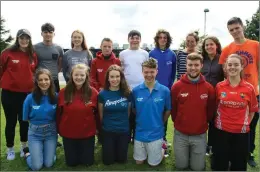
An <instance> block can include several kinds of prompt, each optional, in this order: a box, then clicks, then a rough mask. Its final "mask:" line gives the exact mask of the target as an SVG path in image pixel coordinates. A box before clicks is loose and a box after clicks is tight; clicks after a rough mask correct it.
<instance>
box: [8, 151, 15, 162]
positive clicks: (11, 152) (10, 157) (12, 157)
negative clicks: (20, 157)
mask: <svg viewBox="0 0 260 172" xmlns="http://www.w3.org/2000/svg"><path fill="white" fill-rule="evenodd" d="M6 159H7V160H9V161H11V160H14V159H15V152H14V150H9V151H8V152H7V157H6Z"/></svg>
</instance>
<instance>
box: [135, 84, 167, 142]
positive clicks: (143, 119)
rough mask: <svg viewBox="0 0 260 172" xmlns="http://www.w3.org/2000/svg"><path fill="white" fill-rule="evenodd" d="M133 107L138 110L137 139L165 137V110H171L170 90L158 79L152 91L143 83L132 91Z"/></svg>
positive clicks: (144, 140) (147, 140)
mask: <svg viewBox="0 0 260 172" xmlns="http://www.w3.org/2000/svg"><path fill="white" fill-rule="evenodd" d="M132 96H133V101H132V103H133V107H134V108H135V110H136V129H135V139H136V140H138V141H141V142H151V141H154V140H158V139H161V138H163V135H164V123H163V116H164V112H165V111H168V110H171V96H170V90H169V89H168V88H167V87H166V86H164V85H162V84H159V83H158V82H157V81H156V83H155V85H154V88H153V90H152V92H151V93H150V91H149V88H148V87H147V86H146V85H145V83H142V84H141V85H138V86H137V87H135V88H134V89H133V91H132Z"/></svg>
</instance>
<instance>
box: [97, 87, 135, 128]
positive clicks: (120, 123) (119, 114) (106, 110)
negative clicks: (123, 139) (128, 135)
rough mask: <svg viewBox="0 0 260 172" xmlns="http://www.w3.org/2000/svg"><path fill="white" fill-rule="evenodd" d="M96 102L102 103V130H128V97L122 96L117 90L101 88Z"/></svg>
mask: <svg viewBox="0 0 260 172" xmlns="http://www.w3.org/2000/svg"><path fill="white" fill-rule="evenodd" d="M98 102H99V103H102V104H103V120H102V128H103V129H104V130H106V131H110V132H116V133H122V132H128V131H129V119H128V106H129V102H130V97H129V98H126V97H124V96H123V94H122V93H121V92H120V91H119V90H118V91H111V90H102V91H101V92H100V93H99V95H98Z"/></svg>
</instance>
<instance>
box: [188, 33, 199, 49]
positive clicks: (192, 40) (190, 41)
mask: <svg viewBox="0 0 260 172" xmlns="http://www.w3.org/2000/svg"><path fill="white" fill-rule="evenodd" d="M185 43H186V47H187V49H188V50H195V47H196V46H197V42H196V39H195V38H194V36H187V37H186V42H185Z"/></svg>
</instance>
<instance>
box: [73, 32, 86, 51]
mask: <svg viewBox="0 0 260 172" xmlns="http://www.w3.org/2000/svg"><path fill="white" fill-rule="evenodd" d="M71 42H72V44H73V45H74V46H75V47H80V46H81V44H82V42H83V36H82V34H80V33H78V32H74V33H73V34H72V37H71Z"/></svg>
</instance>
